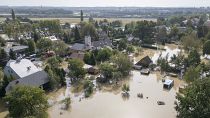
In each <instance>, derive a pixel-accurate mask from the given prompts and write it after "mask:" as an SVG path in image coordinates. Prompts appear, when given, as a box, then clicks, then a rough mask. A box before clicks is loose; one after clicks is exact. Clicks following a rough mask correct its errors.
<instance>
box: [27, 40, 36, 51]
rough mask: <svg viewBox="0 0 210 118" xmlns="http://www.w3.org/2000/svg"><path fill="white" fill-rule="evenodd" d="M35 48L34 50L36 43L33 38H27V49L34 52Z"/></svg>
mask: <svg viewBox="0 0 210 118" xmlns="http://www.w3.org/2000/svg"><path fill="white" fill-rule="evenodd" d="M35 50H36V44H35V42H34V41H33V40H29V41H28V51H29V52H30V53H35Z"/></svg>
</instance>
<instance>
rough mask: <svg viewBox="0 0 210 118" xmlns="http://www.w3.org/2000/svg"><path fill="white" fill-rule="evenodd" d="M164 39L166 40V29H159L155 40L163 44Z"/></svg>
mask: <svg viewBox="0 0 210 118" xmlns="http://www.w3.org/2000/svg"><path fill="white" fill-rule="evenodd" d="M166 38H167V30H166V27H162V28H159V29H158V31H157V40H158V41H159V42H160V43H162V44H165V42H166Z"/></svg>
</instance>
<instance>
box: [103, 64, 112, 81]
mask: <svg viewBox="0 0 210 118" xmlns="http://www.w3.org/2000/svg"><path fill="white" fill-rule="evenodd" d="M100 71H101V73H102V74H103V76H104V77H105V78H106V79H110V78H112V76H113V72H114V71H115V69H114V67H113V65H111V64H109V63H102V64H101V65H100Z"/></svg>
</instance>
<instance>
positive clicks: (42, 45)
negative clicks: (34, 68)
mask: <svg viewBox="0 0 210 118" xmlns="http://www.w3.org/2000/svg"><path fill="white" fill-rule="evenodd" d="M52 45H53V43H52V41H51V40H50V39H47V38H42V39H40V40H38V42H37V48H39V49H40V50H41V51H44V52H45V51H48V50H50V49H52Z"/></svg>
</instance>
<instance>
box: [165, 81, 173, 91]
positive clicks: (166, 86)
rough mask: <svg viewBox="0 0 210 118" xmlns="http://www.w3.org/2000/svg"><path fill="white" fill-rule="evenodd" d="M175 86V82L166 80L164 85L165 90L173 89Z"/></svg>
mask: <svg viewBox="0 0 210 118" xmlns="http://www.w3.org/2000/svg"><path fill="white" fill-rule="evenodd" d="M173 86H174V80H170V79H166V80H165V82H164V83H163V88H165V89H171V88H172V87H173Z"/></svg>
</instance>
